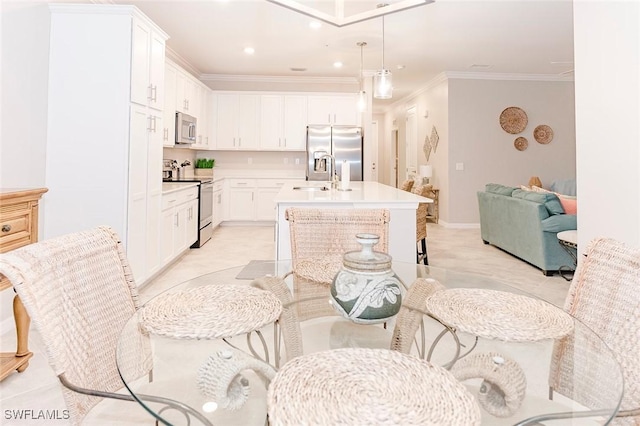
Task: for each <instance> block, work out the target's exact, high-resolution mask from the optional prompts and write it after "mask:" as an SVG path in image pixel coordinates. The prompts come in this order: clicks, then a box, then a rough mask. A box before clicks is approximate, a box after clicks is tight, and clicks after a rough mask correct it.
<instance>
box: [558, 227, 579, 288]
mask: <svg viewBox="0 0 640 426" xmlns="http://www.w3.org/2000/svg"><path fill="white" fill-rule="evenodd" d="M557 236H558V243H559V244H560V245H561V246H562V248H563V249H565V251H566V252H567V253H569V256H571V259H573V265H571V266H568V265H563V266H561V267H560V268H559V269H558V273H559V274H560V276H561V277H562V278H564V279H565V280H567V281H571V278H572V277H573V276H572V277H568V276H565V273H566V272H565V270H566V271H567V272H571V273H572V274H573V272H574V271H575V270H576V267H577V266H578V258H577V252H578V231H576V230H571V231H562V232H558V235H557Z"/></svg>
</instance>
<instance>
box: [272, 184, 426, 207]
mask: <svg viewBox="0 0 640 426" xmlns="http://www.w3.org/2000/svg"><path fill="white" fill-rule="evenodd" d="M297 186H300V187H307V186H316V187H322V186H325V187H329V188H330V187H331V184H329V183H327V182H314V181H305V180H299V181H292V182H287V183H285V184H284V185H283V186H282V188H281V189H280V192H279V193H278V195H276V197H275V198H274V201H275V202H276V204H290V203H296V204H298V203H299V204H306V203H309V204H324V203H332V204H340V203H345V204H347V203H349V204H358V205H365V204H395V205H401V204H415V203H432V202H433V200H432V199H431V198H425V197H421V196H419V195H416V194H413V193H411V192H408V191H403V190H401V189H397V188H394V187H392V186H388V185H383V184H381V183H378V182H350V184H349V188H350V189H351V191H340V190H338V189H329V190H328V191H308V190H294V189H293V188H294V187H297Z"/></svg>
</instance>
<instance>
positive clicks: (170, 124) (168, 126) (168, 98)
mask: <svg viewBox="0 0 640 426" xmlns="http://www.w3.org/2000/svg"><path fill="white" fill-rule="evenodd" d="M177 78H178V70H177V69H176V68H175V67H174V66H173V65H171V64H169V63H166V64H165V68H164V109H163V111H162V117H163V120H162V122H163V124H164V126H163V129H162V145H163V146H165V147H173V146H174V145H175V141H176V96H177V94H176V84H177Z"/></svg>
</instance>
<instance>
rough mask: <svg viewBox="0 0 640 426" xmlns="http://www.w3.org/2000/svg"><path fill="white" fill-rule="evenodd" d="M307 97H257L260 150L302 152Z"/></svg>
mask: <svg viewBox="0 0 640 426" xmlns="http://www.w3.org/2000/svg"><path fill="white" fill-rule="evenodd" d="M306 126H307V97H306V96H296V95H277V94H275V95H271V94H270V95H262V96H261V97H260V149H261V150H274V151H284V150H289V151H292V150H296V151H304V150H305V138H306V134H305V133H306Z"/></svg>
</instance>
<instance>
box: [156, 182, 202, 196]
mask: <svg viewBox="0 0 640 426" xmlns="http://www.w3.org/2000/svg"><path fill="white" fill-rule="evenodd" d="M198 185H200V183H199V182H163V183H162V193H163V194H169V193H171V192H175V191H181V190H183V189H187V188H189V187H192V186H198Z"/></svg>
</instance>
